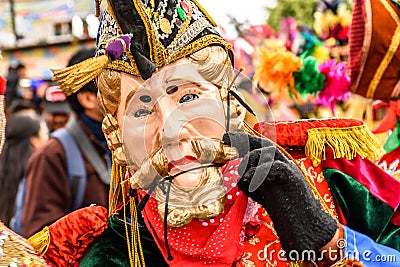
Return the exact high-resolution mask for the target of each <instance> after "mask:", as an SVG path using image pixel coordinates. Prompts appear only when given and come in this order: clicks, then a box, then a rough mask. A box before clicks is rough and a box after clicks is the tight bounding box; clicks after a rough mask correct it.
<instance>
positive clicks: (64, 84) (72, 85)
mask: <svg viewBox="0 0 400 267" xmlns="http://www.w3.org/2000/svg"><path fill="white" fill-rule="evenodd" d="M108 63H109V59H108V57H107V56H106V55H102V56H99V57H93V58H89V59H86V60H84V61H82V62H80V63H78V64H75V65H72V66H70V67H66V68H63V69H58V70H51V71H52V72H53V75H54V77H53V80H54V81H57V82H58V83H60V86H61V89H62V90H63V91H64V93H65V94H66V95H71V94H73V93H76V92H77V91H79V89H81V88H82V87H83V86H84V85H85V84H87V83H89V82H90V81H92V80H93V79H95V78H97V76H98V75H99V74H100V72H101V71H102V70H103V69H104V68H105V67H106V66H107V64H108Z"/></svg>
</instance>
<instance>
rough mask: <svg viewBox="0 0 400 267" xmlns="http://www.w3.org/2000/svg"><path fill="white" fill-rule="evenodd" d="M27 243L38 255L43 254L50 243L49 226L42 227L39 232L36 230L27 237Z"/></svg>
mask: <svg viewBox="0 0 400 267" xmlns="http://www.w3.org/2000/svg"><path fill="white" fill-rule="evenodd" d="M28 241H29V243H30V244H31V245H32V247H33V248H34V249H35V251H36V253H38V254H39V255H44V254H45V253H46V251H47V249H48V248H49V245H50V231H49V227H47V226H46V227H44V228H43V229H42V230H41V231H40V232H37V233H36V234H34V235H33V236H31V237H30V238H29V239H28Z"/></svg>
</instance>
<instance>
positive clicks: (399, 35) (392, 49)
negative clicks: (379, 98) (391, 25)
mask: <svg viewBox="0 0 400 267" xmlns="http://www.w3.org/2000/svg"><path fill="white" fill-rule="evenodd" d="M380 2H381V3H382V5H383V6H384V7H385V8H386V10H387V11H388V12H389V14H390V16H391V17H392V18H393V20H394V21H395V22H396V24H397V27H396V30H395V32H394V34H393V36H392V40H391V42H390V46H389V49H388V50H387V52H386V55H385V57H384V58H383V60H382V62H381V64H380V65H379V67H378V69H377V71H376V72H375V75H374V78H373V79H372V82H371V83H370V85H369V87H368V90H367V94H366V95H365V96H366V97H367V98H372V97H373V96H374V94H375V91H376V88H377V87H378V84H379V82H380V81H381V79H382V76H383V73H384V72H385V70H386V69H387V67H388V66H389V63H390V62H391V61H392V59H393V56H394V54H395V53H396V51H397V49H398V48H399V45H400V19H399V17H398V16H397V14H396V12H395V11H394V10H393V8H392V7H391V6H390V4H389V3H388V2H386V1H385V0H380Z"/></svg>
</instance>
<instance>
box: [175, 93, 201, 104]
mask: <svg viewBox="0 0 400 267" xmlns="http://www.w3.org/2000/svg"><path fill="white" fill-rule="evenodd" d="M197 98H199V96H198V95H196V94H186V95H184V96H182V98H181V99H179V103H181V104H182V103H185V102H190V101H193V100H195V99H197Z"/></svg>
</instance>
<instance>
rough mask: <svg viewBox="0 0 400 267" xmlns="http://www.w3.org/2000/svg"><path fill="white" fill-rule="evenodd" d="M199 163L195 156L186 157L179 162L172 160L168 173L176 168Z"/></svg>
mask: <svg viewBox="0 0 400 267" xmlns="http://www.w3.org/2000/svg"><path fill="white" fill-rule="evenodd" d="M194 162H198V160H197V159H196V158H195V157H193V156H184V157H183V158H181V159H178V160H172V161H171V162H169V163H168V171H170V170H172V169H173V168H175V167H179V166H183V165H186V164H189V163H194Z"/></svg>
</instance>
